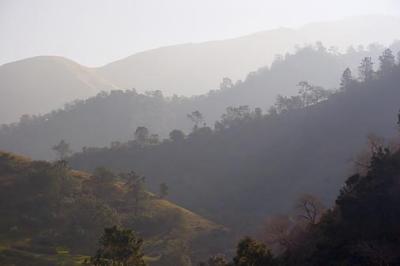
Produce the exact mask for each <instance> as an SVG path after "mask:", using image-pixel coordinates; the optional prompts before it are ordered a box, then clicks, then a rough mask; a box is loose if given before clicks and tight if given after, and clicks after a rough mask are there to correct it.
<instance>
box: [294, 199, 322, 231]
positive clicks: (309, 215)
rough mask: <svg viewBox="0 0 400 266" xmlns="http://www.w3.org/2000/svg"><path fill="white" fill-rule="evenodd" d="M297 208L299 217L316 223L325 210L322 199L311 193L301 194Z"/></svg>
mask: <svg viewBox="0 0 400 266" xmlns="http://www.w3.org/2000/svg"><path fill="white" fill-rule="evenodd" d="M295 208H296V211H297V212H298V214H297V217H298V218H299V219H301V220H305V221H306V222H307V223H308V224H316V223H317V222H318V221H319V219H320V218H321V216H322V214H323V212H324V210H325V208H324V205H323V203H322V201H320V200H319V199H318V198H317V197H315V196H313V195H310V194H304V195H303V196H301V197H300V198H299V199H298V200H297V203H296V205H295Z"/></svg>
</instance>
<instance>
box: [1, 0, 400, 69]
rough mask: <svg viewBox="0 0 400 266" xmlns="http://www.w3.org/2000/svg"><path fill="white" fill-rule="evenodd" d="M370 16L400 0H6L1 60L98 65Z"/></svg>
mask: <svg viewBox="0 0 400 266" xmlns="http://www.w3.org/2000/svg"><path fill="white" fill-rule="evenodd" d="M363 14H388V15H400V0H335V1H333V0H331V1H324V0H279V1H277V0H0V64H3V63H6V62H10V61H15V60H18V59H22V58H25V57H31V56H36V55H61V56H65V57H68V58H71V59H73V60H76V61H78V62H80V63H82V64H85V65H89V66H97V65H101V64H105V63H108V62H110V61H113V60H116V59H119V58H122V57H125V56H128V55H130V54H133V53H135V52H139V51H142V50H146V49H150V48H156V47H159V46H165V45H171V44H178V43H187V42H200V41H207V40H214V39H224V38H230V37H236V36H240V35H243V34H248V33H252V32H256V31H261V30H266V29H271V28H276V27H280V26H288V27H298V26H301V25H303V24H306V23H308V22H313V21H323V20H333V19H339V18H343V17H346V16H355V15H363Z"/></svg>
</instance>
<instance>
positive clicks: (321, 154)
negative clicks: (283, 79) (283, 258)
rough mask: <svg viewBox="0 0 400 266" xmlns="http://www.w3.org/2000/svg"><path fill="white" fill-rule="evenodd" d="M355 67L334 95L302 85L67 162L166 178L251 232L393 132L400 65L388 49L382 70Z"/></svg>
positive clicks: (209, 211)
mask: <svg viewBox="0 0 400 266" xmlns="http://www.w3.org/2000/svg"><path fill="white" fill-rule="evenodd" d="M359 70H360V77H359V79H358V80H356V79H355V78H354V77H352V76H351V73H350V71H349V70H346V71H345V72H344V75H343V78H342V82H341V83H342V88H341V89H340V90H339V91H337V92H336V93H329V92H327V91H325V90H323V89H321V88H319V87H315V86H314V87H313V86H310V85H309V84H306V83H303V84H302V85H303V90H302V92H301V93H300V95H298V96H293V97H289V98H288V97H280V98H279V99H278V101H277V103H276V105H275V107H274V108H272V109H271V110H270V112H269V113H268V114H266V115H263V114H262V113H261V112H260V110H258V109H257V110H254V111H252V110H250V109H248V108H246V107H241V108H230V109H228V111H227V113H226V114H225V115H223V118H222V120H221V121H219V122H218V123H216V126H215V128H214V129H212V128H210V127H207V126H202V125H201V124H199V125H198V126H197V127H195V128H194V130H193V132H192V133H191V134H189V135H188V136H186V137H185V136H184V135H183V134H182V132H180V131H174V132H173V133H172V134H171V138H170V139H167V140H165V141H163V142H162V143H156V142H154V141H153V139H152V138H151V137H149V136H148V135H147V131H146V130H145V129H144V128H140V129H138V130H137V138H136V140H135V141H130V142H127V143H123V144H121V143H115V144H114V145H112V146H111V147H109V148H89V149H85V150H84V151H83V152H81V153H78V154H76V155H74V156H72V157H71V158H70V159H69V161H70V162H71V164H72V165H73V166H74V167H76V168H78V169H86V170H92V169H94V168H95V167H97V166H99V165H105V166H107V167H110V168H111V169H114V170H118V171H127V170H129V169H131V168H133V169H136V170H137V171H139V172H140V173H143V174H145V175H148V176H150V177H151V178H149V180H148V184H149V185H150V188H151V189H155V188H156V186H157V184H159V183H162V182H164V183H166V184H168V186H169V187H170V191H171V199H173V200H174V201H175V202H177V203H178V204H181V205H183V206H185V207H188V208H189V209H192V210H195V211H196V212H198V213H201V214H202V215H205V216H207V217H212V218H213V219H215V220H216V221H218V222H221V223H224V224H229V225H231V226H237V228H239V229H243V230H246V229H249V228H251V227H249V224H251V223H252V222H254V223H258V222H260V221H261V220H262V219H263V217H265V215H267V214H273V213H279V212H285V211H286V210H287V209H289V208H291V206H292V202H293V201H294V200H295V199H296V198H297V197H298V196H299V195H300V194H301V193H311V194H316V195H319V196H320V197H322V199H323V200H324V201H325V202H331V201H332V200H333V199H334V198H335V197H336V195H337V192H338V190H339V188H340V186H341V184H342V183H343V181H344V179H342V178H340V177H345V176H346V174H347V173H348V171H350V170H351V166H352V165H353V163H354V162H353V159H354V154H355V153H356V152H358V151H360V150H361V149H362V147H363V146H364V144H365V142H366V138H367V136H368V135H369V134H371V133H374V134H376V135H378V136H382V137H391V136H395V135H396V131H397V129H396V127H395V126H394V121H395V120H396V115H395V114H396V113H397V111H398V108H399V99H400V88H399V85H398V84H399V83H400V67H399V65H398V63H397V64H395V59H394V56H393V55H392V53H391V52H390V51H389V50H387V51H385V53H384V55H382V57H381V62H380V67H379V70H378V71H374V70H373V69H372V62H371V60H370V59H369V58H366V59H364V60H363V61H362V63H361V65H360V69H359ZM193 115H195V114H193Z"/></svg>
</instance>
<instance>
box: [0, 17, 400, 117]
mask: <svg viewBox="0 0 400 266" xmlns="http://www.w3.org/2000/svg"><path fill="white" fill-rule="evenodd" d="M395 39H400V18H397V17H385V16H361V17H356V18H347V19H343V20H340V21H331V22H322V23H311V24H308V25H306V26H303V27H301V28H299V29H288V28H278V29H273V30H268V31H263V32H258V33H255V34H250V35H246V36H242V37H239V38H234V39H227V40H218V41H210V42H204V43H196V44H182V45H176V46H168V47H161V48H158V49H153V50H148V51H144V52H141V53H136V54H134V55H131V56H129V57H126V58H123V59H121V60H117V61H115V62H112V63H110V64H107V65H105V66H102V67H98V68H88V67H85V66H82V65H80V64H78V63H76V62H73V61H71V60H69V59H66V58H62V57H54V56H39V57H34V58H29V59H25V60H20V61H17V62H13V63H8V64H4V65H2V66H0V124H3V123H11V122H16V121H17V120H18V119H19V118H20V117H21V116H22V115H23V114H29V115H37V114H43V113H47V112H50V111H51V110H54V109H58V108H61V107H62V106H63V105H64V104H65V103H67V102H70V101H73V100H75V99H82V98H87V97H90V96H94V95H95V94H97V93H98V92H100V91H102V90H105V91H110V90H112V89H132V88H136V89H137V90H138V91H140V92H144V91H147V90H161V91H162V92H163V93H164V94H166V95H173V94H177V95H187V96H191V95H198V94H204V93H206V92H208V91H210V90H214V89H218V88H219V84H220V82H221V80H222V79H223V78H224V77H229V78H231V79H232V80H233V81H236V80H243V79H244V78H245V77H246V75H247V74H248V73H249V72H252V71H255V70H257V69H258V68H260V67H264V66H269V65H270V64H271V63H272V62H273V61H274V59H275V57H276V55H277V54H285V53H287V52H292V51H294V50H295V46H297V45H300V46H302V45H304V44H311V43H315V42H317V41H321V42H322V43H323V44H324V45H325V46H326V47H330V46H337V47H339V48H341V49H342V50H343V49H346V48H347V47H348V46H349V45H354V46H357V45H358V44H363V45H368V44H369V43H373V42H380V43H382V44H384V45H388V44H389V43H390V42H392V41H394V40H395Z"/></svg>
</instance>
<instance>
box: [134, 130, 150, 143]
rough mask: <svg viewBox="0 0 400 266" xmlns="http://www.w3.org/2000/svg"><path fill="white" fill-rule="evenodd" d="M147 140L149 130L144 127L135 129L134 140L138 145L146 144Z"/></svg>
mask: <svg viewBox="0 0 400 266" xmlns="http://www.w3.org/2000/svg"><path fill="white" fill-rule="evenodd" d="M148 138H149V130H148V129H147V128H146V127H143V126H141V127H137V128H136V131H135V140H136V141H137V142H139V143H142V144H143V143H146V141H147V140H148Z"/></svg>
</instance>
